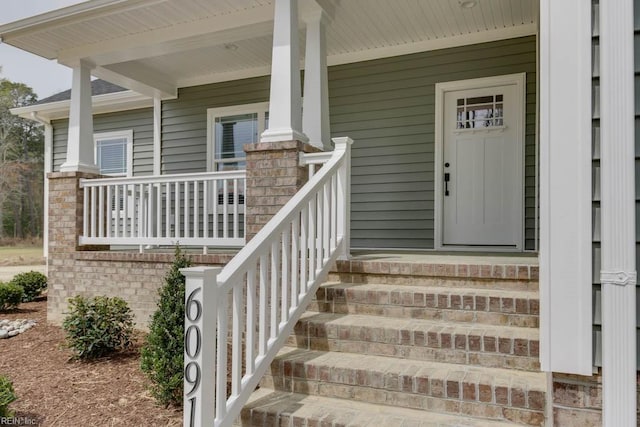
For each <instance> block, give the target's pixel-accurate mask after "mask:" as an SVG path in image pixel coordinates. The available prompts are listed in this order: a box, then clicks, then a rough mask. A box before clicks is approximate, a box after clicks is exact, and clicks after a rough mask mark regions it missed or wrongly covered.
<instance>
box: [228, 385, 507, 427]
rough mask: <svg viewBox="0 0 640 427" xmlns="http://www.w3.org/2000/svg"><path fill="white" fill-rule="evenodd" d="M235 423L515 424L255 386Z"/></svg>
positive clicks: (338, 426)
mask: <svg viewBox="0 0 640 427" xmlns="http://www.w3.org/2000/svg"><path fill="white" fill-rule="evenodd" d="M235 425H236V426H242V427H347V426H349V427H515V426H517V424H513V423H508V422H504V421H490V420H481V419H474V418H470V417H468V416H464V415H463V416H455V415H445V414H437V413H430V412H426V411H422V410H415V409H406V408H396V407H393V406H387V405H373V404H370V403H364V402H357V401H353V400H343V399H333V398H328V397H322V396H309V395H305V394H296V393H283V392H278V391H273V390H271V389H268V388H261V389H259V390H256V391H255V392H254V393H253V395H252V396H251V401H250V402H249V403H248V404H247V405H246V406H245V407H244V409H243V410H242V414H241V417H240V420H238V421H236V424H235Z"/></svg>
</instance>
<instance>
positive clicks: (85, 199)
mask: <svg viewBox="0 0 640 427" xmlns="http://www.w3.org/2000/svg"><path fill="white" fill-rule="evenodd" d="M83 203H84V212H83V213H84V215H83V218H82V229H83V230H82V233H83V234H84V237H93V236H89V214H90V213H91V211H90V210H89V187H84V191H83Z"/></svg>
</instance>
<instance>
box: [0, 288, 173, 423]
mask: <svg viewBox="0 0 640 427" xmlns="http://www.w3.org/2000/svg"><path fill="white" fill-rule="evenodd" d="M24 318H26V319H35V320H36V321H37V322H38V325H37V326H35V327H34V328H32V329H30V330H28V331H26V332H25V333H23V334H20V335H18V336H16V337H13V338H9V339H5V340H0V375H6V376H8V377H9V378H10V379H11V380H12V381H13V385H14V388H15V391H16V394H17V396H18V400H17V401H15V402H14V403H13V404H11V406H10V408H11V409H13V410H14V411H16V415H15V416H16V417H17V418H22V419H23V420H29V421H31V422H32V424H30V425H37V426H48V427H52V426H180V425H182V412H181V410H178V409H176V408H164V407H160V406H157V404H156V403H155V401H154V400H153V398H152V397H151V396H150V395H149V393H148V391H147V390H146V388H145V381H146V380H145V378H144V376H143V375H142V372H141V371H140V360H139V349H140V341H141V339H140V338H141V337H138V340H137V344H136V346H135V347H134V349H133V350H132V351H130V352H128V353H126V354H120V355H117V356H113V357H110V358H104V359H101V360H98V361H96V362H91V363H87V362H81V361H76V360H73V359H72V357H71V356H72V354H71V352H70V351H69V350H68V349H65V348H63V347H62V343H63V342H64V332H63V330H62V329H61V328H60V327H57V326H53V325H50V324H47V323H46V300H45V299H42V300H40V301H37V302H33V303H25V304H21V305H20V309H19V310H16V311H10V312H0V319H24ZM33 421H35V424H34V423H33Z"/></svg>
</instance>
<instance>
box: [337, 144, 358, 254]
mask: <svg viewBox="0 0 640 427" xmlns="http://www.w3.org/2000/svg"><path fill="white" fill-rule="evenodd" d="M333 143H334V145H335V151H344V153H345V155H344V162H343V163H342V166H341V167H340V170H339V171H338V197H337V203H338V224H337V231H338V239H339V238H340V237H342V249H341V253H340V255H339V258H340V259H342V260H346V259H349V255H350V248H351V233H350V230H351V144H353V140H352V139H351V138H348V137H343V138H333Z"/></svg>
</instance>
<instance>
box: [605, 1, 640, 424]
mask: <svg viewBox="0 0 640 427" xmlns="http://www.w3.org/2000/svg"><path fill="white" fill-rule="evenodd" d="M633 56H634V49H633V1H632V0H621V1H616V2H606V1H605V2H600V103H601V104H600V137H601V143H600V183H601V184H600V189H601V219H602V225H601V245H602V246H601V248H602V255H601V256H602V270H601V271H600V282H601V284H602V408H603V425H604V426H605V427H614V426H615V427H626V426H635V425H636V260H635V245H636V243H635V236H636V232H635V167H634V163H635V160H634V159H635V154H634V65H633Z"/></svg>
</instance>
